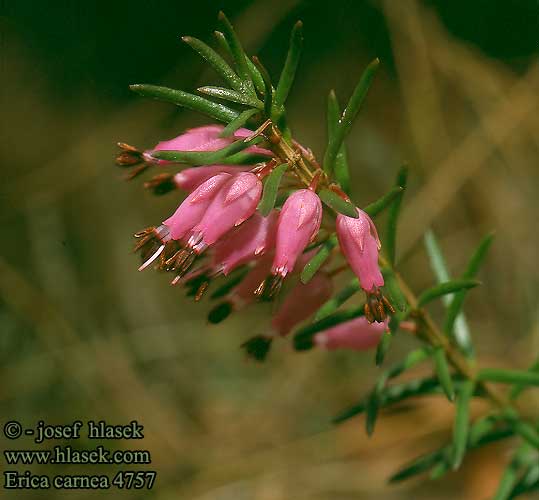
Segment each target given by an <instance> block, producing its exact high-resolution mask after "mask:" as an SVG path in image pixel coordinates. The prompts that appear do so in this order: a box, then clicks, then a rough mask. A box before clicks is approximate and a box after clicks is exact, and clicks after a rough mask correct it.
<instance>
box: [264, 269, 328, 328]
mask: <svg viewBox="0 0 539 500" xmlns="http://www.w3.org/2000/svg"><path fill="white" fill-rule="evenodd" d="M332 291H333V285H332V281H331V278H330V277H329V276H328V275H327V274H326V273H325V272H319V273H317V274H315V276H314V277H313V278H312V279H311V281H309V283H307V284H303V283H301V281H300V282H299V283H298V284H297V285H296V286H295V287H294V288H293V289H292V290H290V292H289V294H288V295H287V296H286V298H285V299H284V301H283V303H282V304H281V305H280V307H279V309H278V310H277V312H276V313H275V315H274V316H273V319H272V321H271V328H272V331H273V332H274V333H275V334H276V335H279V336H281V337H284V336H285V335H288V334H289V333H290V332H291V331H292V330H293V328H295V327H296V326H297V325H298V324H299V323H301V322H302V321H304V320H306V319H307V318H309V317H310V316H311V315H312V314H314V313H315V312H316V311H317V310H318V309H319V308H320V307H321V306H322V304H324V302H326V301H327V300H328V299H329V298H330V297H331V293H332Z"/></svg>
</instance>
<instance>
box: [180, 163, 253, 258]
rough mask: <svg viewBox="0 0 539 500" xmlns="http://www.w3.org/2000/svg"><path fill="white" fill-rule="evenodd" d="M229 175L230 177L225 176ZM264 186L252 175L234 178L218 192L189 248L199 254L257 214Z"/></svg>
mask: <svg viewBox="0 0 539 500" xmlns="http://www.w3.org/2000/svg"><path fill="white" fill-rule="evenodd" d="M223 175H229V174H223ZM261 195H262V182H261V181H260V179H259V178H258V177H257V176H256V175H255V174H253V173H251V172H240V173H238V174H236V175H233V176H231V177H230V178H229V180H228V181H227V182H226V183H225V184H224V185H223V187H222V188H221V189H219V191H218V192H217V195H216V196H215V197H214V199H213V201H212V202H211V204H210V206H209V207H208V209H207V210H206V212H205V213H204V217H202V220H201V221H200V222H199V223H198V224H197V225H196V227H194V228H193V234H192V236H191V237H190V238H189V241H188V245H189V247H190V248H192V249H193V250H194V251H195V252H196V253H197V254H200V253H202V252H203V251H204V250H205V249H206V248H207V247H208V246H210V245H213V244H214V243H215V242H216V241H217V240H218V239H220V238H221V237H222V236H224V235H225V234H226V233H228V232H229V231H230V230H231V229H233V228H234V227H235V226H239V225H240V224H241V223H242V222H244V221H245V220H247V219H248V218H249V217H251V215H253V214H254V212H255V210H256V206H257V205H258V202H259V201H260V196H261Z"/></svg>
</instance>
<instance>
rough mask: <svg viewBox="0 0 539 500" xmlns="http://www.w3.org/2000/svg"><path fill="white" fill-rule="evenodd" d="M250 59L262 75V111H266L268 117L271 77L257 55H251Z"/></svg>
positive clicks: (271, 89) (269, 113)
mask: <svg viewBox="0 0 539 500" xmlns="http://www.w3.org/2000/svg"><path fill="white" fill-rule="evenodd" d="M252 60H253V63H254V65H255V67H256V69H257V70H258V72H259V73H260V74H261V75H262V80H263V82H264V113H266V116H267V117H270V116H271V111H272V106H273V86H272V84H271V78H270V76H269V73H268V71H267V70H266V68H265V67H264V65H263V64H262V63H261V62H260V60H259V59H258V57H256V56H253V57H252Z"/></svg>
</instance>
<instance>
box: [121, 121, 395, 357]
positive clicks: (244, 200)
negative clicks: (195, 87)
mask: <svg viewBox="0 0 539 500" xmlns="http://www.w3.org/2000/svg"><path fill="white" fill-rule="evenodd" d="M222 131H223V126H221V125H207V126H203V127H198V128H194V129H190V130H187V131H186V132H185V133H184V134H182V135H180V136H178V137H176V138H175V139H171V140H169V141H163V142H160V143H158V144H157V145H156V146H155V148H153V150H147V151H144V152H139V151H138V150H136V149H135V148H133V147H131V146H128V145H126V144H120V147H121V148H122V152H121V153H120V155H119V156H118V157H117V163H118V164H120V165H122V166H129V167H135V169H134V170H133V171H132V172H133V173H132V174H131V175H130V177H131V178H132V177H134V176H135V175H138V174H139V173H141V172H142V171H144V170H145V169H146V168H148V167H150V166H163V165H169V164H170V163H171V162H169V161H166V160H161V159H157V158H156V157H155V156H154V155H155V152H156V151H199V152H210V151H217V150H219V149H222V148H224V147H226V146H228V145H230V144H231V143H233V142H234V141H237V140H243V139H244V138H245V137H248V136H250V135H251V134H252V132H251V131H250V130H247V129H239V130H237V131H236V132H235V133H234V134H233V135H232V136H231V137H226V138H224V137H221V133H222ZM246 152H247V153H252V154H256V155H259V156H262V157H265V158H266V161H265V162H264V163H263V165H260V164H256V165H248V166H246V165H207V166H199V167H193V168H187V169H184V170H182V171H181V172H179V173H176V174H165V173H161V174H159V175H157V176H155V177H154V178H153V179H152V180H150V181H149V182H147V183H146V186H147V187H150V188H152V189H154V191H156V192H167V191H170V190H172V189H182V190H185V191H187V192H188V193H189V194H188V196H187V197H186V198H185V199H184V201H183V202H182V203H181V204H180V205H179V206H178V208H177V209H176V210H175V212H174V213H173V214H172V215H171V216H170V217H168V218H167V219H165V220H164V221H163V222H162V224H161V225H159V226H157V227H149V228H147V229H145V230H143V231H141V232H139V233H137V234H136V235H135V237H136V238H137V239H138V242H137V245H136V247H135V249H136V250H140V252H141V255H142V261H143V263H142V265H141V266H140V268H139V269H140V270H142V269H145V268H147V267H149V266H150V265H151V264H153V263H157V266H158V268H160V269H162V270H166V271H169V272H172V273H174V278H173V279H172V283H173V284H184V285H189V284H192V283H195V284H196V285H197V289H196V291H195V296H196V298H200V297H201V296H202V294H203V293H204V291H205V290H206V288H207V287H208V286H209V283H210V282H211V281H212V280H213V279H215V278H216V277H217V276H219V275H223V276H229V275H230V274H231V273H232V272H233V271H235V270H237V269H238V268H240V267H242V266H243V267H246V268H247V269H248V272H247V274H246V275H245V277H243V279H242V280H240V281H239V283H238V284H237V285H236V286H234V287H233V288H232V289H231V290H230V291H229V292H228V293H227V294H226V296H225V299H224V302H223V303H222V304H220V305H219V306H218V307H217V308H215V309H214V311H213V312H212V313H213V315H214V316H213V319H214V322H218V321H221V320H222V319H224V317H226V316H227V315H228V314H230V312H231V311H232V310H239V309H242V308H243V307H245V306H246V305H248V304H250V303H252V302H253V301H255V300H256V299H257V298H259V299H260V298H262V299H272V298H273V297H274V296H275V295H276V294H277V293H278V291H279V289H280V288H281V286H282V284H283V282H284V280H285V278H287V277H288V276H289V275H291V274H294V272H297V271H298V270H301V269H302V268H303V266H304V265H305V263H306V262H308V260H309V259H310V258H311V257H312V252H306V249H307V247H308V246H309V244H311V243H313V242H314V241H315V240H316V238H317V235H318V233H319V230H320V227H321V224H322V217H323V209H322V203H321V201H320V198H319V197H318V195H317V194H316V192H315V188H316V186H314V187H313V186H310V187H308V188H303V189H297V190H296V191H294V192H293V193H292V194H290V195H289V196H288V198H287V199H286V201H285V202H284V204H283V205H282V207H281V208H280V209H273V210H272V211H271V212H270V213H269V215H267V216H266V217H264V216H262V215H261V214H260V213H259V212H258V211H257V206H258V204H259V202H260V199H261V195H262V191H263V184H262V180H263V177H264V176H265V175H267V174H268V173H269V172H271V168H272V167H273V166H275V165H276V164H277V161H276V160H275V159H273V157H274V154H273V152H272V151H270V150H268V149H264V148H260V147H257V146H251V147H249V148H247V149H246ZM357 210H358V217H357V218H351V217H347V216H345V215H342V214H339V215H338V216H337V220H336V233H337V237H338V241H339V245H340V249H341V252H342V254H343V256H344V257H345V259H346V260H347V261H348V263H349V265H350V268H351V270H352V271H353V272H354V273H355V274H356V275H357V277H358V278H359V281H360V283H361V286H362V288H363V289H364V290H365V292H366V293H367V296H368V300H367V305H366V308H365V317H360V318H356V319H354V320H351V321H348V322H346V323H344V324H341V325H337V326H335V327H333V328H330V329H328V330H326V331H324V332H321V333H318V334H317V335H316V337H315V339H314V340H315V344H316V345H319V346H322V347H325V348H327V349H335V348H338V347H343V348H349V349H368V348H370V347H372V346H373V345H375V344H376V343H377V341H378V339H379V337H380V335H381V334H382V333H383V332H384V331H385V330H386V329H387V320H386V315H385V308H389V309H391V307H390V305H389V303H388V302H387V301H386V300H385V298H383V296H382V295H381V294H380V292H379V288H380V287H381V286H383V285H384V279H383V277H382V274H381V272H380V269H379V267H378V251H379V249H380V241H379V239H378V235H377V232H376V228H375V226H374V223H373V222H372V220H371V219H370V217H369V216H368V215H367V214H366V213H365V212H364V211H362V210H360V209H359V208H358V209H357ZM193 267H195V269H194V270H192V268H193ZM331 293H332V278H331V276H330V273H328V271H327V270H326V268H325V267H322V269H320V270H319V271H318V272H317V274H316V275H315V276H314V277H313V279H311V281H310V282H309V283H308V284H302V283H299V284H297V285H296V286H295V287H293V288H292V289H291V291H290V292H289V293H288V295H287V296H286V298H285V299H284V301H282V303H281V304H280V306H279V308H278V310H277V311H276V313H275V315H274V316H273V320H272V322H271V329H270V331H269V332H268V333H266V334H265V335H263V336H260V337H257V340H256V341H255V342H248V343H247V345H246V348H247V350H248V351H249V352H252V353H255V354H256V350H257V349H259V348H260V346H261V345H262V346H266V345H267V344H268V343H269V342H270V341H271V338H273V337H275V336H285V335H287V334H288V333H290V332H291V331H292V330H293V329H294V328H295V327H296V326H297V325H298V324H300V323H301V322H303V321H304V320H306V319H307V318H309V317H310V316H311V315H312V314H313V313H314V312H316V311H317V310H318V309H319V308H320V307H321V306H322V305H323V304H324V303H325V302H326V301H327V300H329V298H330V297H331ZM384 305H385V308H384ZM211 319H212V315H211V314H210V320H211ZM262 350H264V348H262ZM260 357H262V356H260Z"/></svg>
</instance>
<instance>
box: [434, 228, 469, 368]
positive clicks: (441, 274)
mask: <svg viewBox="0 0 539 500" xmlns="http://www.w3.org/2000/svg"><path fill="white" fill-rule="evenodd" d="M424 240H425V249H426V250H427V254H428V256H429V260H430V265H431V268H432V270H433V271H434V275H435V276H436V280H437V281H438V283H443V282H445V281H449V280H450V276H449V272H448V271H447V267H446V265H445V259H444V256H443V254H442V250H441V249H440V246H439V245H438V241H437V240H436V237H435V236H434V233H433V232H432V231H431V230H428V231H427V232H426V233H425V238H424ZM442 301H443V303H444V305H445V306H446V308H447V307H449V304H450V303H451V296H450V295H445V296H444V297H442ZM454 331H455V335H454V338H455V341H456V343H457V345H458V346H459V347H460V349H461V350H462V352H464V354H466V356H468V357H470V358H473V356H474V349H473V345H472V338H471V334H470V329H469V327H468V322H467V321H466V318H465V317H464V314H463V313H462V312H461V313H460V314H459V315H458V316H457V319H456V321H455V327H454Z"/></svg>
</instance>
